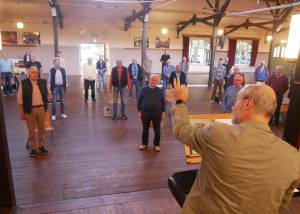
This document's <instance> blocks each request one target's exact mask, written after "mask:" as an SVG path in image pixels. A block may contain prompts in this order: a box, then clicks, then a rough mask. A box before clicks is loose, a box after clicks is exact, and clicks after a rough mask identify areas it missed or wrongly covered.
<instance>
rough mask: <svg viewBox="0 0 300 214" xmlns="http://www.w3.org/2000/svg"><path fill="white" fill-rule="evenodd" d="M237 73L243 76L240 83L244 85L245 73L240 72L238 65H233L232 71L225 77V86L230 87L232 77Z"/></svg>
mask: <svg viewBox="0 0 300 214" xmlns="http://www.w3.org/2000/svg"><path fill="white" fill-rule="evenodd" d="M237 74H240V75H242V76H243V79H244V81H243V83H242V85H243V86H245V75H244V74H243V73H241V72H240V68H239V67H238V66H234V67H233V73H232V74H230V75H229V76H228V77H227V86H226V88H228V87H230V86H232V85H233V81H234V77H235V75H237Z"/></svg>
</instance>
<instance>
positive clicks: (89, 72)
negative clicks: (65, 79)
mask: <svg viewBox="0 0 300 214" xmlns="http://www.w3.org/2000/svg"><path fill="white" fill-rule="evenodd" d="M82 72H83V78H84V79H86V80H95V79H96V76H97V73H98V71H97V69H96V65H95V64H91V65H89V64H88V63H85V64H83V65H82Z"/></svg>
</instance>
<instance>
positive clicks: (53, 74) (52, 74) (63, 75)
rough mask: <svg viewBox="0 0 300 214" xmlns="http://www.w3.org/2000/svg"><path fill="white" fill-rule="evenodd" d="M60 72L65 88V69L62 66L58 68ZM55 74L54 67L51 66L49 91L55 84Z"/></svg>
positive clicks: (65, 87)
mask: <svg viewBox="0 0 300 214" xmlns="http://www.w3.org/2000/svg"><path fill="white" fill-rule="evenodd" d="M60 72H61V75H62V79H63V86H64V89H65V90H67V77H66V71H65V69H64V68H60ZM55 74H56V69H55V68H51V70H50V88H51V91H53V89H54V86H55Z"/></svg>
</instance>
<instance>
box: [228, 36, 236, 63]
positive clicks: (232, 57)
mask: <svg viewBox="0 0 300 214" xmlns="http://www.w3.org/2000/svg"><path fill="white" fill-rule="evenodd" d="M228 44H229V45H228V53H227V56H228V64H229V65H231V66H234V60H235V51H236V39H229V42H228Z"/></svg>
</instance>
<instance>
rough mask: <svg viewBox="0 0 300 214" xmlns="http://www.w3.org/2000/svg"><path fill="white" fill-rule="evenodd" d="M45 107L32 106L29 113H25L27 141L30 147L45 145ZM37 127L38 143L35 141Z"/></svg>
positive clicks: (35, 147)
mask: <svg viewBox="0 0 300 214" xmlns="http://www.w3.org/2000/svg"><path fill="white" fill-rule="evenodd" d="M45 116H46V114H45V108H44V107H43V106H42V107H38V108H32V109H31V113H30V114H25V120H26V124H27V129H28V135H29V142H30V146H31V148H32V149H37V148H38V147H42V146H45V145H46V142H45ZM36 128H37V129H38V140H39V144H37V143H36V138H35V130H36Z"/></svg>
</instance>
